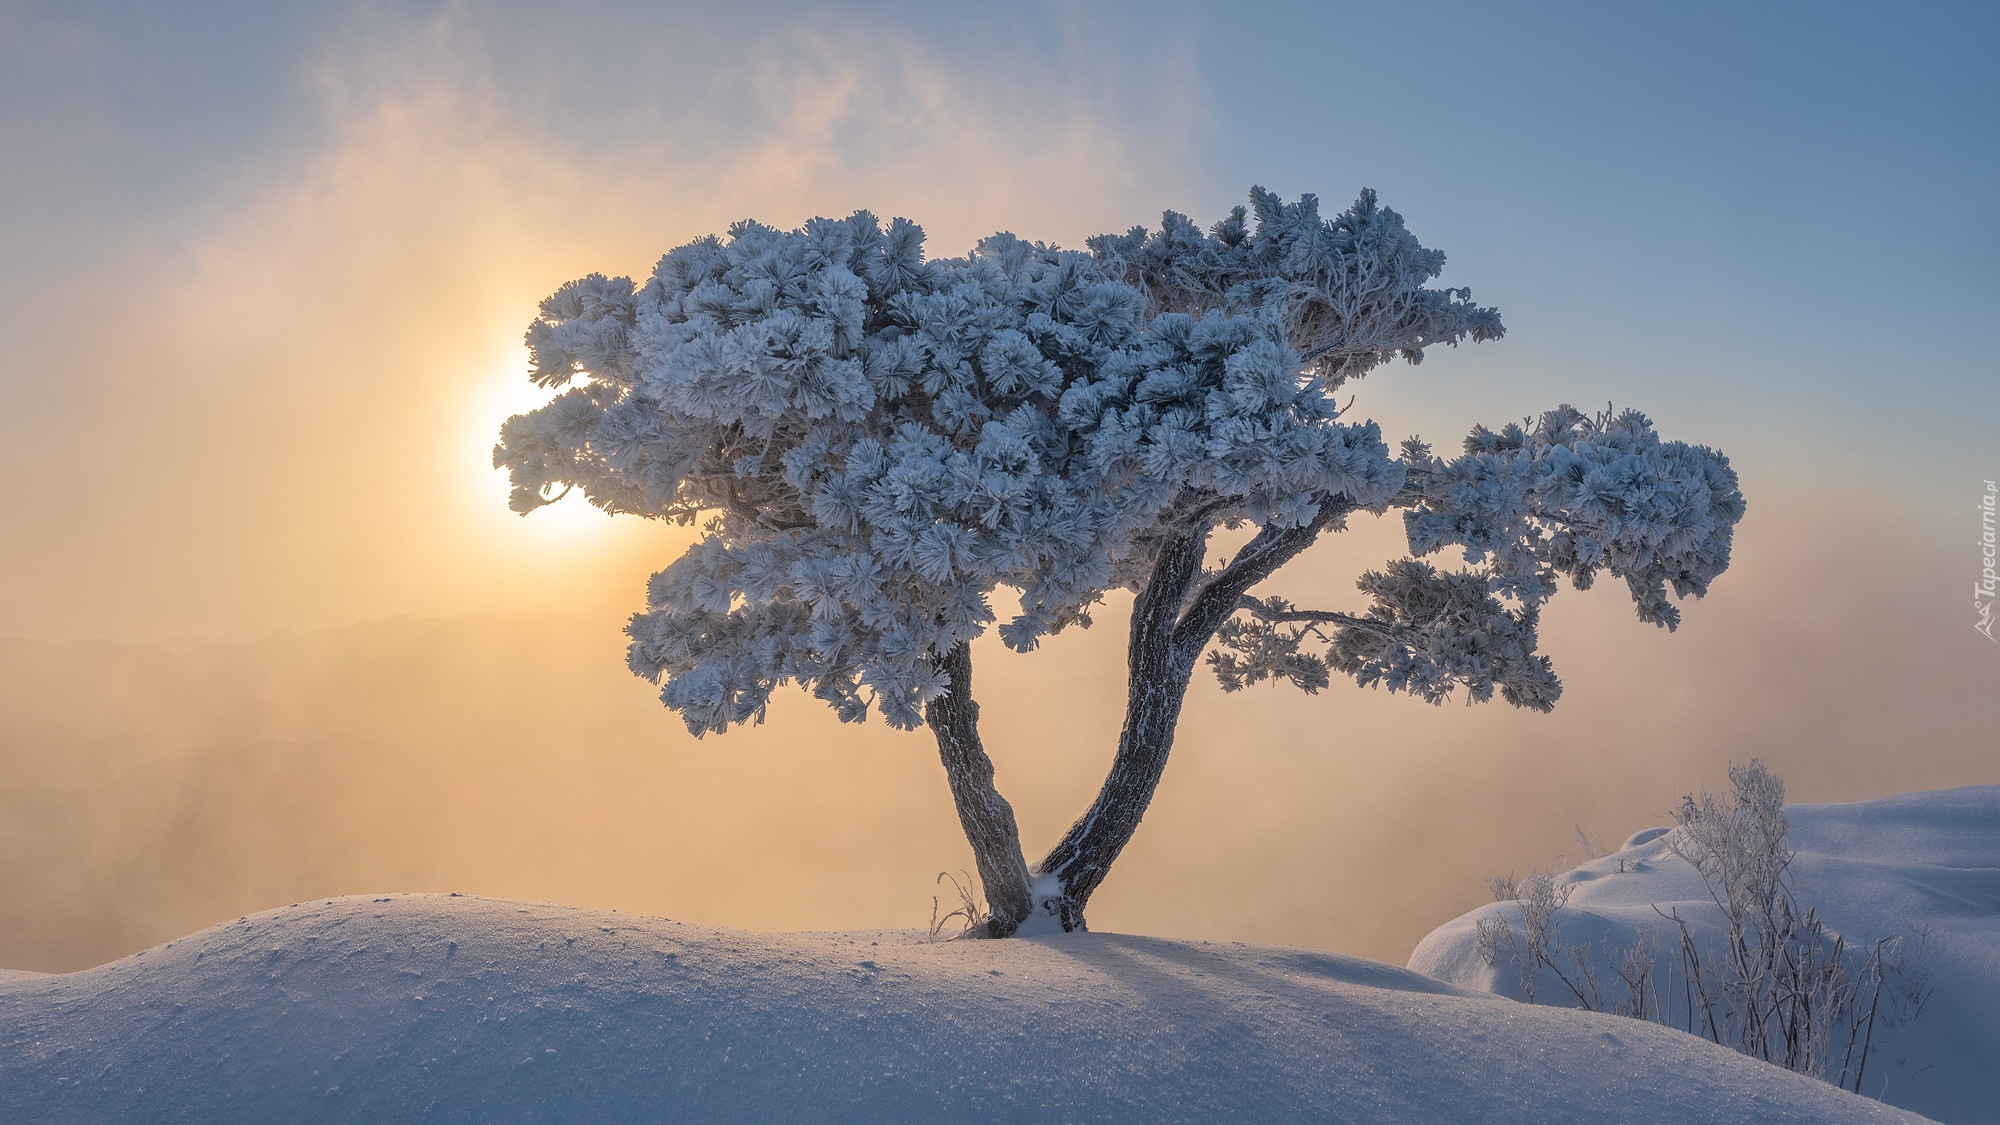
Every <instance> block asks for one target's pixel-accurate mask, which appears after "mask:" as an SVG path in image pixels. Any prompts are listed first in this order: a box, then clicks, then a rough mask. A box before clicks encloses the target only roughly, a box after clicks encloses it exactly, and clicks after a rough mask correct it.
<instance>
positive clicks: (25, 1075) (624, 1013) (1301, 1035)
mask: <svg viewBox="0 0 2000 1125" xmlns="http://www.w3.org/2000/svg"><path fill="white" fill-rule="evenodd" d="M0 1038H3V1039H4V1043H5V1046H4V1049H0V1118H5V1119H7V1120H11V1121H91V1122H103V1121H118V1120H125V1121H133V1120H160V1119H165V1118H168V1117H175V1116H186V1117H190V1118H193V1119H196V1120H203V1121H246V1122H249V1121H255V1122H267V1121H316V1120H374V1121H380V1120H419V1119H423V1120H433V1119H435V1120H576V1121H592V1120H617V1121H623V1120H632V1121H637V1120H681V1121H804V1120H813V1121H918V1120H934V1121H947V1120H1012V1121H1093V1120H1112V1121H1147V1122H1154V1121H1218V1120H1232V1121H1368V1122H1440V1121H1534V1122H1564V1121H1577V1122H1605V1121H1657V1122H1673V1123H1676V1125H1687V1123H1691V1122H1711V1121H1712V1122H1732V1123H1734V1122H1744V1121H1799V1122H1804V1121H1815V1122H1844V1121H1903V1120H1914V1119H1913V1118H1911V1117H1910V1116H1909V1115H1907V1114H1905V1113H1903V1112H1902V1111H1900V1110H1896V1109H1892V1108H1889V1107H1887V1106H1883V1105H1881V1104H1880V1103H1877V1102H1873V1101H1869V1100H1867V1099H1864V1098H1860V1097H1857V1096H1855V1095H1853V1094H1849V1093H1844V1092H1842V1091H1839V1090H1836V1089H1834V1088H1833V1087H1832V1086H1829V1085H1826V1084H1824V1083H1820V1082H1815V1081H1812V1080H1810V1079H1807V1078H1803V1077H1800V1076H1798V1075H1794V1074H1791V1073H1788V1072H1786V1071H1783V1070H1780V1069H1778V1068H1775V1067H1771V1066H1767V1065H1765V1064H1763V1063H1759V1062H1756V1061H1754V1060H1751V1059H1748V1058H1745V1057H1743V1056H1741V1055H1738V1054H1735V1053H1733V1052H1731V1051H1728V1050H1725V1049H1723V1048H1721V1047H1717V1046H1715V1045H1713V1044H1710V1043H1706V1042H1703V1041H1701V1040H1699V1039H1696V1038H1693V1037H1692V1036H1688V1035H1684V1034H1681V1033H1679V1032H1676V1031H1670V1030H1667V1029H1664V1028H1660V1027H1655V1026H1651V1025H1648V1024H1642V1023H1637V1022H1635V1021H1632V1020H1626V1019H1620V1018H1617V1017H1612V1016H1602V1015H1594V1014H1590V1013H1584V1012H1576V1011H1565V1010H1561V1009H1556V1008H1547V1007H1531V1006H1527V1005H1522V1004H1517V1003H1514V1002H1512V1001H1508V1000H1502V999H1499V998H1497V997H1493V996H1490V995H1486V994H1482V993H1472V992H1468V991H1465V990H1462V989H1459V988H1457V987H1455V986H1452V985H1448V984H1444V983H1442V982H1439V981H1437V980H1433V979H1431V978H1428V977H1424V976H1421V975H1419V974H1417V973H1413V972H1410V971H1409V970H1407V969H1400V968H1397V967H1395V966H1392V965H1385V964H1380V963H1377V962H1372V961H1363V960H1358V959H1355V958H1351V957H1342V956H1338V955H1335V954H1330V953H1318V952H1312V951H1308V950H1301V949H1288V948H1283V947H1275V946H1257V945H1236V944H1214V945H1211V944H1207V943H1199V942H1179V941H1164V940H1158V939H1152V938H1137V937H1124V936H1120V935H1116V934H1100V933H1079V934H1065V935H1052V936H1048V937H1038V938H1025V939H1013V940H1007V941H965V942H951V943H944V944H931V943H929V942H927V941H926V940H924V937H923V936H922V935H921V934H915V933H910V932H900V931H896V932H878V933H822V934H758V933H748V932H743V931H736V930H723V929H710V928H706V927H702V926H694V925H686V924H682V923H677V922H670V921H666V920H663V919H654V918H642V917H637V916H633V915H628V914H617V913H605V912H600V911H590V910H580V909H575V908H569V907H561V906H550V905H543V904H532V903H523V902H510V901H505V900H497V899H480V898H466V897H458V896H445V895H399V896H394V897H387V898H361V897H356V898H340V899H332V900H327V901H323V902H312V903H306V904H302V905H296V906H292V907H289V908H286V909H282V910H273V911H269V912H266V913H263V914H257V915H253V916H250V917H247V918H243V919H240V920H238V921H236V922H232V923H227V924H224V925H221V926H216V927H214V928H212V929H208V930H205V931H203V932H201V933H199V934H196V935H194V936H192V937H189V938H185V939H183V940H180V941H176V942H170V943H168V944H166V945H164V946H160V947H157V948H155V949H151V950H148V951H146V952H144V953H140V954H136V955H134V956H132V957H127V958H125V959H123V960H120V961H116V962H113V963H111V964H108V965H103V966H100V967H98V968H95V969H89V970H85V971H83V972H78V973H71V974H67V975H62V976H40V975H29V974H17V975H14V976H11V977H4V978H0Z"/></svg>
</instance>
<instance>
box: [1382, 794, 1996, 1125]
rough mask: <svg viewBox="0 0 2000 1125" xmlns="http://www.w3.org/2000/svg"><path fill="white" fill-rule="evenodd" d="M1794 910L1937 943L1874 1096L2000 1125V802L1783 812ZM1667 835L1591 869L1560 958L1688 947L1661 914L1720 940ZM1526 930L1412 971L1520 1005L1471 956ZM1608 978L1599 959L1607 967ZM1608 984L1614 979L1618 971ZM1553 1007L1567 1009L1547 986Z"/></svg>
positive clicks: (1568, 912) (1426, 959) (1949, 1117)
mask: <svg viewBox="0 0 2000 1125" xmlns="http://www.w3.org/2000/svg"><path fill="white" fill-rule="evenodd" d="M1785 812H1786V817H1787V819H1788V820H1789V821H1790V824H1791V833H1790V837H1789V845H1790V847H1791V848H1792V849H1793V850H1794V852H1795V853H1796V855H1795V857H1794V859H1793V861H1792V869H1791V870H1792V875H1793V879H1794V883H1795V895H1796V900H1797V901H1798V902H1799V904H1800V905H1801V906H1806V907H1815V908H1817V909H1818V910H1819V914H1820V917H1821V919H1822V920H1824V921H1825V922H1826V923H1827V924H1828V925H1829V926H1830V927H1831V928H1832V929H1833V930H1834V931H1835V932H1837V933H1839V934H1841V935H1843V936H1845V937H1847V938H1848V939H1849V940H1850V942H1853V941H1860V942H1864V943H1866V942H1872V941H1873V940H1874V939H1876V938H1880V937H1883V936H1885V935H1889V934H1895V933H1898V932H1901V933H1906V934H1907V933H1910V932H1912V930H1914V929H1915V928H1919V927H1927V928H1928V929H1929V931H1930V937H1929V939H1928V941H1927V943H1926V949H1925V954H1924V964H1925V965H1926V966H1927V967H1928V968H1929V970H1930V972H1931V978H1930V983H1931V985H1932V989H1933V991H1932V992H1931V994H1930V996H1929V999H1928V1000H1926V1001H1925V1003H1924V1005H1923V1008H1922V1010H1921V1014H1919V1015H1918V1016H1917V1018H1916V1019H1915V1020H1913V1021H1910V1022H1909V1023H1907V1024H1903V1025H1900V1026H1896V1025H1891V1024H1890V1023H1888V1022H1887V1021H1883V1022H1881V1023H1879V1024H1878V1025H1877V1027H1876V1030H1875V1036H1874V1044H1875V1050H1874V1051H1873V1052H1872V1053H1871V1055H1870V1057H1869V1062H1868V1071H1867V1072H1866V1074H1865V1075H1864V1083H1863V1089H1864V1090H1866V1091H1867V1092H1868V1093H1870V1094H1872V1095H1876V1096H1879V1097H1881V1098H1883V1100H1885V1101H1887V1102H1889V1103H1891V1104H1893V1105H1898V1106H1902V1107H1904V1108H1906V1109H1910V1110H1913V1111H1915V1112H1918V1113H1921V1114H1924V1115H1925V1116H1928V1117H1932V1118H1935V1119H1937V1120H1940V1121H1947V1122H1967V1123H1970V1122H1993V1121H2000V786H1994V785H1987V786H1973V787H1968V788H1963V789H1946V790H1941V791H1938V792H1932V793H1911V794H1906V795H1904V796H1900V797H1890V798H1886V799H1884V800H1879V801H1863V802H1857V803H1853V804H1831V805H1787V806H1786V807H1785ZM1663 833H1664V830H1663V829H1655V830H1651V831H1649V832H1640V833H1636V834H1635V835H1634V836H1633V841H1636V843H1634V842H1628V843H1627V845H1626V847H1625V848H1624V849H1623V850H1621V851H1619V852H1617V853H1615V854H1613V855H1608V856H1603V857H1601V858H1598V859H1595V860H1592V861H1590V862H1588V863H1585V864H1582V865H1581V866H1579V867H1577V868H1576V869H1575V870H1573V871H1571V872H1569V873H1567V874H1566V875H1565V876H1564V877H1563V878H1564V881H1566V882H1568V883H1570V884H1571V885H1572V887H1573V889H1572V891H1571V893H1570V898H1569V902H1568V905H1567V906H1566V907H1564V909H1563V910H1562V911H1561V912H1560V913H1559V914H1558V915H1557V918H1558V920H1559V921H1560V923H1561V925H1562V928H1563V940H1564V942H1565V943H1583V942H1592V943H1596V945H1597V948H1598V951H1600V952H1601V950H1602V949H1603V947H1604V944H1605V941H1606V938H1607V935H1608V938H1609V942H1610V944H1611V946H1612V947H1613V948H1618V947H1622V946H1627V945H1629V944H1631V943H1632V941H1633V940H1634V939H1635V937H1636V936H1637V934H1638V933H1639V932H1640V931H1642V930H1650V931H1652V932H1654V933H1655V934H1657V935H1658V936H1659V937H1660V938H1661V939H1662V947H1663V948H1665V949H1667V950H1670V951H1671V950H1673V949H1675V948H1677V947H1678V943H1679V936H1678V933H1677V932H1676V931H1674V930H1672V929H1669V928H1667V927H1668V926H1669V925H1670V924H1669V923H1667V922H1665V921H1664V920H1663V919H1662V918H1661V917H1660V915H1659V914H1658V913H1657V912H1655V910H1654V909H1653V908H1654V906H1655V905H1656V904H1657V905H1658V906H1659V907H1660V909H1662V910H1667V911H1678V912H1679V913H1680V915H1681V916H1682V917H1683V918H1685V919H1687V920H1688V921H1689V923H1690V929H1691V930H1692V931H1693V932H1694V934H1695V936H1696V938H1697V940H1704V939H1706V940H1711V941H1712V940H1713V939H1714V938H1715V937H1716V936H1717V935H1718V934H1720V933H1721V932H1723V931H1722V927H1721V923H1720V912H1719V911H1717V910H1716V908H1715V906H1714V905H1713V904H1712V902H1711V901H1710V899H1709V896H1708V892H1707V891H1706V890H1705V889H1704V888H1703V886H1702V882H1701V878H1700V876H1698V875H1697V874H1696V873H1695V871H1694V869H1693V868H1692V867H1690V866H1689V865H1688V864H1687V863H1686V862H1684V861H1682V860H1681V859H1679V858H1678V857H1676V856H1674V855H1673V854H1672V853H1671V852H1670V851H1669V850H1668V848H1667V846H1666V842H1665V841H1664V839H1662V838H1661V834H1663ZM1495 915H1497V916H1501V917H1504V918H1506V919H1507V921H1508V922H1509V924H1510V925H1511V926H1513V928H1514V930H1515V932H1517V933H1518V932H1520V929H1521V914H1520V908H1519V907H1518V906H1517V905H1515V904H1513V903H1494V904H1491V905H1488V906H1484V907H1481V908H1480V909H1478V910H1475V911H1472V912H1471V913H1469V914H1466V915H1465V916H1463V917H1461V918H1458V919H1456V920H1454V921H1452V922H1450V923H1448V924H1446V925H1445V926H1443V927H1440V928H1439V929H1438V930H1436V931H1435V932H1433V933H1432V934H1430V935H1429V936H1428V937H1426V938H1424V940H1423V941H1422V942H1420V943H1419V944H1418V945H1417V948H1416V950H1415V952H1413V953H1412V954H1411V955H1410V967H1411V968H1412V969H1415V970H1417V971H1419V972H1422V973H1427V974H1430V975H1432V976H1435V977H1439V978H1441V979H1444V980H1448V981H1452V982H1454V983H1456V984H1459V985H1463V986H1465V987H1467V988H1474V989H1481V990H1485V991H1489V992H1495V993H1498V994H1501V995H1505V996H1510V997H1514V998H1516V999H1519V998H1522V996H1523V993H1522V990H1521V988H1520V985H1519V982H1518V980H1517V978H1516V974H1515V970H1514V968H1513V966H1512V965H1511V964H1510V963H1508V962H1507V961H1506V960H1505V959H1504V955H1503V959H1502V960H1500V961H1498V962H1496V963H1495V964H1493V965H1487V964H1486V963H1485V962H1484V961H1483V960H1482V959H1481V958H1480V957H1479V956H1478V954H1477V952H1476V951H1475V948H1474V943H1475V941H1476V926H1477V923H1478V921H1479V919H1481V918H1484V917H1489V916H1495ZM1598 963H1599V964H1600V966H1601V964H1602V961H1601V958H1600V959H1599V962H1598ZM1599 975H1600V976H1601V977H1602V978H1604V979H1606V980H1610V979H1613V978H1612V977H1611V975H1610V973H1609V972H1608V971H1607V970H1604V969H1602V968H1600V969H1599ZM1537 999H1538V1000H1539V1001H1540V1002H1541V1003H1542V1004H1557V1005H1563V1004H1568V1003H1571V1002H1572V1001H1571V999H1570V996H1569V993H1568V992H1567V991H1566V990H1565V989H1564V988H1563V986H1562V984H1561V983H1560V982H1559V981H1557V980H1556V979H1555V978H1554V977H1553V976H1552V975H1551V974H1549V973H1548V971H1547V970H1544V975H1543V977H1542V978H1541V980H1540V983H1539V984H1538V986H1537Z"/></svg>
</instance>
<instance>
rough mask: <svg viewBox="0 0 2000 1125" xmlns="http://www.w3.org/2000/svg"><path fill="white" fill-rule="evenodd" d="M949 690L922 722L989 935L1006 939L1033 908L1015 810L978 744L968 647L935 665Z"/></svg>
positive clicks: (931, 705)
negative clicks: (980, 891) (975, 877)
mask: <svg viewBox="0 0 2000 1125" xmlns="http://www.w3.org/2000/svg"><path fill="white" fill-rule="evenodd" d="M939 666H940V668H942V669H943V671H944V672H945V674H946V675H948V676H950V677H951V690H950V691H949V692H947V693H946V694H944V695H940V696H938V697H937V698H936V699H933V700H931V701H930V702H929V703H926V704H925V705H924V722H925V723H926V724H927V725H929V726H930V728H931V730H932V731H934V732H936V734H937V743H938V757H940V758H941V759H943V761H944V773H945V778H946V779H947V780H948V781H949V782H950V783H951V799H952V803H953V804H955V805H957V806H958V823H959V825H960V826H961V827H963V828H964V829H965V839H966V842H967V843H969V844H971V845H972V860H973V863H974V864H975V865H977V866H978V868H979V881H980V883H981V884H983V885H984V886H985V888H986V907H987V910H988V911H990V912H991V915H992V916H991V918H990V919H989V920H988V922H987V934H988V936H991V937H1006V936H1008V935H1009V934H1012V933H1013V932H1014V930H1015V929H1016V928H1017V927H1018V926H1020V924H1021V923H1022V922H1023V921H1024V920H1026V918H1027V917H1028V913H1029V911H1030V910H1032V909H1033V903H1032V901H1031V899H1030V898H1029V895H1028V864H1027V861H1026V860H1025V859H1023V858H1022V856H1021V832H1020V829H1019V828H1017V827H1015V824H1014V806H1012V805H1010V804H1008V803H1007V799H1006V798H1005V797H1002V796H1001V795H1000V790H998V789H996V788H994V785H993V760H992V759H991V758H988V757H987V756H986V750H985V748H984V747H982V746H981V745H980V743H979V704H977V703H975V702H973V699H972V646H971V645H959V646H958V647H957V648H955V649H953V650H951V653H950V654H949V655H947V656H945V657H944V658H942V659H941V660H940V661H939Z"/></svg>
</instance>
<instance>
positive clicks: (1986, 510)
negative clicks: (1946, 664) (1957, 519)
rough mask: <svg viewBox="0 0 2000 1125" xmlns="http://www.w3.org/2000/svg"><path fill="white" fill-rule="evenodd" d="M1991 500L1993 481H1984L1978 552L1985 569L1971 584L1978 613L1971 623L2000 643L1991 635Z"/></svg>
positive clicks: (1980, 506) (1992, 594) (1973, 604)
mask: <svg viewBox="0 0 2000 1125" xmlns="http://www.w3.org/2000/svg"><path fill="white" fill-rule="evenodd" d="M1993 500H1994V482H1992V481H1990V480H1989V481H1987V482H1986V494H1985V495H1983V496H1981V497H1980V498H1979V528H1980V531H1979V553H1980V554H1981V555H1982V556H1983V557H1984V562H1985V569H1984V570H1982V571H1980V572H1979V581H1977V582H1974V583H1973V584H1972V608H1973V611H1974V612H1976V613H1978V614H1979V620H1977V621H1975V622H1973V623H1972V627H1973V628H1974V629H1977V630H1979V631H1980V632H1982V633H1984V634H1986V639H1987V640H1989V641H1992V642H1994V643H1995V644H2000V637H1995V636H1994V635H1993V596H1994V593H1995V582H1996V581H2000V579H1996V578H1995V577H1994V574H1993V514H1994V513H1993Z"/></svg>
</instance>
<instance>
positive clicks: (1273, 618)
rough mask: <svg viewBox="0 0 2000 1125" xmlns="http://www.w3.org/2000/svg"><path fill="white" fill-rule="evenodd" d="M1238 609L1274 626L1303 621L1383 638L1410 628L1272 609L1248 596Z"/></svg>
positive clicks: (1315, 611)
mask: <svg viewBox="0 0 2000 1125" xmlns="http://www.w3.org/2000/svg"><path fill="white" fill-rule="evenodd" d="M1236 608H1237V609H1240V610H1244V611H1246V612H1248V613H1249V614H1250V615H1251V616H1253V617H1256V618H1257V619H1258V620H1260V621H1268V622H1271V623H1272V624H1282V623H1288V622H1299V621H1303V622H1307V623H1309V624H1313V625H1338V626H1340V627H1341V628H1343V629H1366V630H1369V631H1370V632H1374V633H1380V634H1382V635H1383V636H1396V635H1398V634H1400V633H1402V632H1403V631H1405V630H1406V629H1407V628H1408V627H1407V626H1404V625H1399V624H1397V623H1396V622H1394V621H1383V620H1381V619H1379V618H1375V617H1356V616H1354V615H1353V614H1351V613H1341V612H1339V611H1337V610H1331V609H1272V608H1271V607H1270V606H1268V605H1265V604H1264V603H1263V602H1260V601H1258V600H1257V599H1256V598H1253V597H1251V596H1249V595H1248V594H1245V595H1243V596H1242V597H1240V598H1238V599H1237V600H1236Z"/></svg>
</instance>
